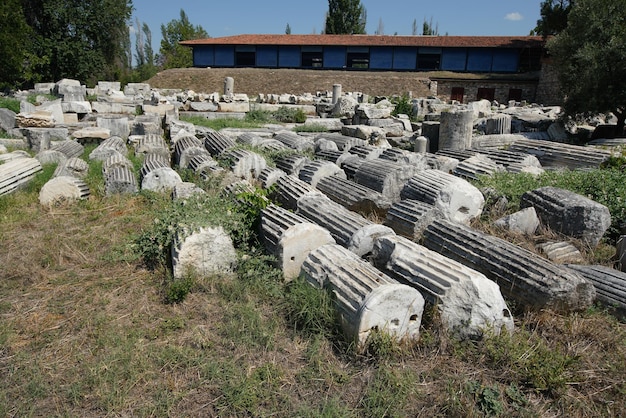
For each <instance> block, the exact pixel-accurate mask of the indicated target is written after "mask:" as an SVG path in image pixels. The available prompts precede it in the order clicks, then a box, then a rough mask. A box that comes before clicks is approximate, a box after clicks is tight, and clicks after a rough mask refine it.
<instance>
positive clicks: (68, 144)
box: [50, 139, 85, 158]
mask: <svg viewBox="0 0 626 418" xmlns="http://www.w3.org/2000/svg"><path fill="white" fill-rule="evenodd" d="M50 149H51V150H53V151H59V152H62V153H63V154H65V156H66V157H67V158H72V157H80V156H81V155H83V152H84V151H85V147H83V146H82V145H81V144H79V143H78V142H76V141H72V140H70V139H68V140H65V141H59V142H55V143H53V144H52V146H51V147H50Z"/></svg>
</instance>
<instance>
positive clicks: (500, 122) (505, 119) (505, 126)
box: [485, 113, 512, 135]
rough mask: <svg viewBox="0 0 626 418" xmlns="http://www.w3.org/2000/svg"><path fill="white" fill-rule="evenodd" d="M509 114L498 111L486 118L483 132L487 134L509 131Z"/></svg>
mask: <svg viewBox="0 0 626 418" xmlns="http://www.w3.org/2000/svg"><path fill="white" fill-rule="evenodd" d="M511 120H512V117H511V115H507V114H504V113H498V114H497V115H492V116H489V117H488V118H487V121H486V123H485V133H486V134H487V135H503V134H504V135H506V134H510V133H511Z"/></svg>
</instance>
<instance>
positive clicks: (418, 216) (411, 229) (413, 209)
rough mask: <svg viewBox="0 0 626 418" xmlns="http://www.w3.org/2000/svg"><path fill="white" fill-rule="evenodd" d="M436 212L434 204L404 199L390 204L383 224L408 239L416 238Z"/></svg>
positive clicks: (434, 216) (436, 214) (435, 215)
mask: <svg viewBox="0 0 626 418" xmlns="http://www.w3.org/2000/svg"><path fill="white" fill-rule="evenodd" d="M437 216H441V215H440V214H438V212H437V209H436V208H435V206H433V205H430V204H428V203H424V202H420V201H419V200H412V199H405V200H401V201H399V202H396V203H394V204H393V205H391V207H390V208H389V210H388V211H387V216H386V218H385V222H384V224H385V225H386V226H388V227H390V228H391V229H393V230H394V231H395V233H396V234H398V235H402V236H404V237H406V238H408V239H410V240H416V239H418V238H419V237H420V236H421V235H422V231H423V230H424V229H425V228H426V227H427V226H428V225H430V223H431V222H432V221H433V220H434V219H435V218H436V217H437Z"/></svg>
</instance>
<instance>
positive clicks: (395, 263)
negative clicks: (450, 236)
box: [372, 236, 514, 339]
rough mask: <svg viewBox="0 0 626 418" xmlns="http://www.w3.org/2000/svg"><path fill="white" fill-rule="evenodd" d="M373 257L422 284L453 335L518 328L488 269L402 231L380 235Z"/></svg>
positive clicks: (471, 335)
mask: <svg viewBox="0 0 626 418" xmlns="http://www.w3.org/2000/svg"><path fill="white" fill-rule="evenodd" d="M372 259H373V262H374V265H375V266H377V267H378V268H380V269H381V270H382V271H384V272H385V273H386V274H387V275H389V276H390V277H392V278H394V279H396V280H398V281H399V282H400V283H403V284H406V285H409V286H411V287H413V288H415V289H417V290H418V291H419V292H420V293H421V294H422V295H423V296H424V299H425V300H426V302H428V303H429V304H430V305H431V306H434V307H435V308H436V309H437V310H438V311H439V313H440V315H441V320H442V322H443V323H444V325H445V327H446V328H447V329H448V331H449V332H450V333H451V334H453V335H454V336H456V337H459V338H462V339H465V338H472V339H475V338H480V337H482V336H483V335H484V334H485V333H493V334H496V335H497V334H500V332H502V331H505V332H512V331H513V327H514V324H513V316H512V315H511V312H510V310H509V308H508V306H507V305H506V302H505V301H504V298H503V297H502V294H501V293H500V289H499V287H498V285H497V284H496V283H494V282H492V281H491V280H489V279H488V278H487V277H485V276H484V275H483V274H481V273H479V272H477V271H475V270H472V269H470V268H468V267H465V266H464V265H462V264H460V263H457V262H455V261H453V260H451V259H449V258H447V257H444V256H443V255H441V254H439V253H437V252H435V251H431V250H429V249H427V248H425V247H423V246H421V245H418V244H416V243H414V242H412V241H409V240H407V239H406V238H403V237H399V236H384V237H381V238H379V239H377V240H376V243H375V245H374V250H373V254H372Z"/></svg>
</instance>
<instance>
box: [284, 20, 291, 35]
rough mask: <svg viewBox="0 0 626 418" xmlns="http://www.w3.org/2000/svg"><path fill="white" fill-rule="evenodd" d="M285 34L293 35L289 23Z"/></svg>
mask: <svg viewBox="0 0 626 418" xmlns="http://www.w3.org/2000/svg"><path fill="white" fill-rule="evenodd" d="M285 35H291V26H289V23H287V27H286V28H285Z"/></svg>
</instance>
